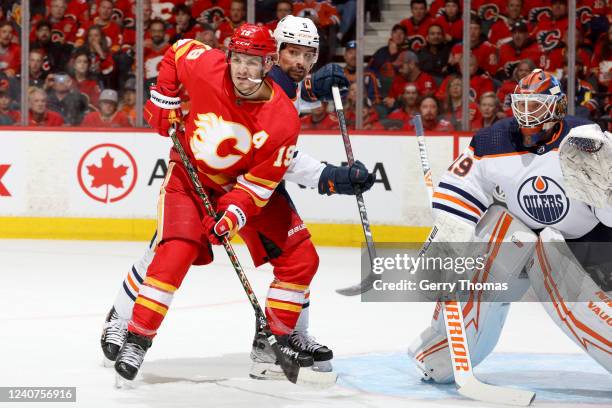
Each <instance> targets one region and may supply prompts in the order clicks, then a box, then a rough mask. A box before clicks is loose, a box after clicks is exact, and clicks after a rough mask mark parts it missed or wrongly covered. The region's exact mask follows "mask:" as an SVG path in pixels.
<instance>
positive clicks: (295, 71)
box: [287, 67, 308, 82]
mask: <svg viewBox="0 0 612 408" xmlns="http://www.w3.org/2000/svg"><path fill="white" fill-rule="evenodd" d="M287 75H289V78H291V79H292V80H293V82H302V81H303V80H304V78H306V75H308V70H307V69H306V68H293V67H291V68H289V69H288V70H287Z"/></svg>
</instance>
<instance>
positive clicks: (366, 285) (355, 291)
mask: <svg viewBox="0 0 612 408" xmlns="http://www.w3.org/2000/svg"><path fill="white" fill-rule="evenodd" d="M332 95H333V96H334V107H335V108H336V115H338V122H339V123H340V132H341V133H342V142H344V150H345V151H346V158H347V160H348V165H349V166H352V165H353V163H355V159H354V157H353V148H352V147H351V139H349V134H348V130H347V128H346V118H345V117H344V108H343V107H342V99H341V98H340V90H339V89H338V87H337V86H336V85H334V86H332ZM355 198H357V208H358V209H359V216H360V217H361V226H362V227H363V234H364V235H365V240H366V245H367V247H368V255H369V256H370V265H372V264H373V263H374V259H376V248H375V247H374V239H373V238H372V232H371V231H370V221H369V220H368V213H367V212H366V207H365V202H364V201H363V194H362V193H361V191H360V190H359V187H355ZM378 279H380V277H379V276H378V275H376V274H375V273H374V272H372V268H370V273H369V274H368V276H366V277H365V278H363V280H362V281H361V282H359V283H358V284H356V285H353V286H349V287H348V288H343V289H336V292H338V293H339V294H341V295H344V296H355V295H359V294H361V293H364V292H367V291H368V290H370V289H372V285H373V283H374V281H376V280H378Z"/></svg>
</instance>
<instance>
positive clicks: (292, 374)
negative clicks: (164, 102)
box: [168, 125, 300, 383]
mask: <svg viewBox="0 0 612 408" xmlns="http://www.w3.org/2000/svg"><path fill="white" fill-rule="evenodd" d="M168 133H169V135H170V138H171V139H172V143H174V148H175V149H176V150H177V151H178V153H179V155H180V156H181V161H182V162H183V165H184V166H185V169H186V170H187V174H189V178H190V179H191V183H192V184H193V187H194V188H195V190H196V192H197V193H198V196H199V197H200V199H201V200H202V203H203V204H204V207H205V208H206V212H207V213H208V215H209V216H211V217H213V218H214V219H216V218H217V213H216V211H215V209H214V207H213V206H212V204H211V202H210V200H209V199H208V196H207V195H206V192H205V191H204V188H203V187H202V183H200V179H198V176H197V173H196V171H195V169H194V168H193V165H192V164H191V161H190V160H189V157H187V154H186V153H185V150H184V149H183V146H182V145H181V142H180V140H179V139H178V136H177V131H176V128H175V126H174V125H173V126H172V127H171V128H170V129H169V132H168ZM223 247H224V248H225V252H227V255H228V256H229V258H230V261H231V262H232V266H233V267H234V270H235V271H236V274H237V275H238V279H240V283H242V287H243V288H244V291H245V293H246V294H247V296H248V298H249V301H250V302H251V306H253V310H254V311H255V318H256V319H257V325H258V326H259V330H261V331H262V332H263V333H265V335H266V339H267V340H268V343H269V344H270V347H271V348H272V350H273V351H274V355H275V356H276V360H277V361H278V362H279V364H280V366H281V368H282V369H283V372H284V373H285V376H286V377H287V379H288V380H289V381H291V382H292V383H296V382H297V381H298V376H299V373H300V367H299V365H298V364H297V362H294V361H290V360H287V358H286V357H285V355H284V354H283V353H282V351H281V350H280V348H279V346H278V343H277V341H276V336H275V335H274V334H273V333H272V330H270V325H269V324H268V320H267V319H266V315H265V314H264V312H263V310H262V309H261V306H260V305H259V301H258V300H257V297H256V296H255V293H253V288H251V284H250V283H249V280H248V278H247V276H246V274H245V273H244V270H243V269H242V265H240V261H239V260H238V257H237V256H236V253H235V252H234V248H233V247H232V244H231V243H230V240H229V238H228V237H227V236H224V237H223Z"/></svg>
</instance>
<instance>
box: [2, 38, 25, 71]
mask: <svg viewBox="0 0 612 408" xmlns="http://www.w3.org/2000/svg"><path fill="white" fill-rule="evenodd" d="M20 69H21V47H20V46H19V45H17V44H15V43H10V44H9V45H8V47H6V49H5V50H0V71H11V72H12V73H13V74H19V70H20Z"/></svg>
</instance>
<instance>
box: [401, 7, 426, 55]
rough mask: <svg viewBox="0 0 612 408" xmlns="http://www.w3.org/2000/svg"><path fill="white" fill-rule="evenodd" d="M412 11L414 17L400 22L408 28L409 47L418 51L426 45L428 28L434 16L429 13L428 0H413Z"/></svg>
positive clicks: (407, 39)
mask: <svg viewBox="0 0 612 408" xmlns="http://www.w3.org/2000/svg"><path fill="white" fill-rule="evenodd" d="M410 11H411V12H412V17H408V18H405V19H403V20H402V21H400V24H401V25H402V26H403V27H404V28H405V29H406V41H407V42H408V47H409V48H410V49H411V50H412V51H415V52H417V51H419V50H420V49H421V48H423V47H424V46H425V41H426V37H427V30H428V29H429V26H430V25H431V23H433V18H431V16H430V15H429V14H428V13H427V1H426V0H412V1H411V2H410Z"/></svg>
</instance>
